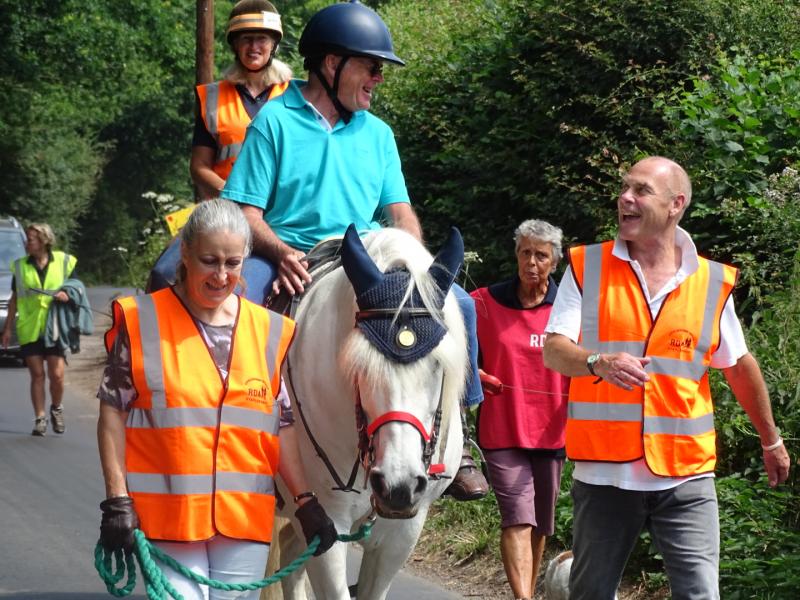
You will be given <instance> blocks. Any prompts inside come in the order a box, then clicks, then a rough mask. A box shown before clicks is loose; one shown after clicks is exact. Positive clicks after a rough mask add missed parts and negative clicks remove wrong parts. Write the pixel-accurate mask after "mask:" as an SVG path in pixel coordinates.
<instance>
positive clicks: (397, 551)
mask: <svg viewBox="0 0 800 600" xmlns="http://www.w3.org/2000/svg"><path fill="white" fill-rule="evenodd" d="M427 513H428V509H427V507H426V508H425V509H422V508H421V509H420V510H419V512H418V513H417V516H416V517H414V518H413V519H407V520H402V521H401V520H385V519H378V520H377V522H376V523H375V526H374V527H373V529H372V535H370V537H369V539H368V540H367V541H366V542H365V544H364V557H363V558H362V559H361V569H360V570H359V572H358V598H363V599H365V600H384V599H385V598H386V594H388V593H389V586H390V585H391V583H392V579H394V576H395V575H397V572H398V571H399V570H400V569H401V568H402V566H403V565H404V564H405V562H406V560H407V559H408V557H409V556H410V555H411V551H412V550H413V549H414V546H415V545H416V543H417V540H418V539H419V534H420V533H421V532H422V526H423V525H424V524H425V516H426V515H427Z"/></svg>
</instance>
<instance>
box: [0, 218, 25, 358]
mask: <svg viewBox="0 0 800 600" xmlns="http://www.w3.org/2000/svg"><path fill="white" fill-rule="evenodd" d="M23 256H25V230H24V229H23V228H22V225H20V224H19V221H17V220H16V219H15V218H14V217H0V332H1V331H3V328H4V327H5V326H6V319H9V318H10V319H14V318H16V315H9V314H8V302H9V300H10V299H11V278H12V273H11V262H12V261H14V260H16V259H18V258H21V257H23ZM11 331H12V334H11V342H10V343H9V345H8V348H2V347H0V354H12V355H16V354H17V352H18V351H19V343H18V342H17V336H16V333H14V329H13V328H12V330H11Z"/></svg>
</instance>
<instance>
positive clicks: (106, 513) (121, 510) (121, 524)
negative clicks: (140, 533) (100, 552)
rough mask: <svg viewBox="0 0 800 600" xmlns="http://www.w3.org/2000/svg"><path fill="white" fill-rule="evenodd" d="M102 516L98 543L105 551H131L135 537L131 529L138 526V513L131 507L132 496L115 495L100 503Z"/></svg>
mask: <svg viewBox="0 0 800 600" xmlns="http://www.w3.org/2000/svg"><path fill="white" fill-rule="evenodd" d="M100 510H102V511H103V518H102V519H101V521H100V543H101V544H103V548H105V549H106V551H107V552H114V551H115V550H119V549H122V550H124V551H125V554H128V553H130V552H133V548H134V546H135V545H136V538H135V537H134V536H133V530H134V529H138V528H139V515H137V514H136V510H135V509H134V508H133V498H129V497H128V496H117V497H116V498H109V499H108V500H103V501H102V502H101V503H100Z"/></svg>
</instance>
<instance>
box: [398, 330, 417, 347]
mask: <svg viewBox="0 0 800 600" xmlns="http://www.w3.org/2000/svg"><path fill="white" fill-rule="evenodd" d="M396 339H397V345H398V346H400V347H401V348H411V346H413V345H414V344H416V343H417V336H416V335H414V332H413V331H411V330H410V329H409V328H408V327H405V326H404V327H403V328H402V329H400V331H398V332H397V338H396Z"/></svg>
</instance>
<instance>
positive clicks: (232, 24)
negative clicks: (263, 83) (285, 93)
mask: <svg viewBox="0 0 800 600" xmlns="http://www.w3.org/2000/svg"><path fill="white" fill-rule="evenodd" d="M246 32H257V33H269V34H271V35H273V36H274V37H276V38H277V39H276V41H275V47H274V48H273V49H272V53H271V54H270V57H269V60H268V61H267V64H266V65H265V66H264V67H262V68H261V69H258V70H259V71H261V70H263V69H266V68H268V67H269V66H270V65H271V64H272V59H273V58H274V57H275V53H276V52H277V51H278V44H280V41H281V38H282V37H283V27H282V25H281V16H280V14H278V9H276V8H275V6H274V5H273V4H272V3H271V2H268V1H267V0H239V2H237V3H236V4H235V5H234V7H233V9H231V14H230V16H229V17H228V26H227V27H226V28H225V39H226V40H227V41H228V45H229V46H230V47H231V50H233V51H234V54H236V49H235V47H234V41H235V39H236V36H238V35H239V34H240V33H246ZM236 60H237V61H238V60H239V56H238V54H237V56H236ZM248 70H249V69H248Z"/></svg>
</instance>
